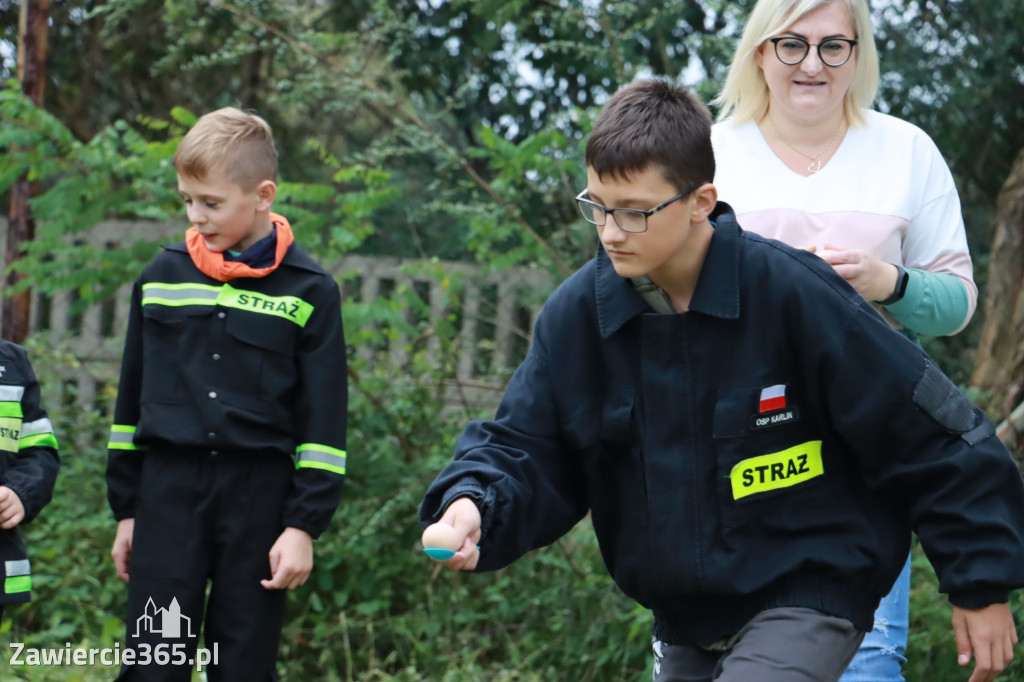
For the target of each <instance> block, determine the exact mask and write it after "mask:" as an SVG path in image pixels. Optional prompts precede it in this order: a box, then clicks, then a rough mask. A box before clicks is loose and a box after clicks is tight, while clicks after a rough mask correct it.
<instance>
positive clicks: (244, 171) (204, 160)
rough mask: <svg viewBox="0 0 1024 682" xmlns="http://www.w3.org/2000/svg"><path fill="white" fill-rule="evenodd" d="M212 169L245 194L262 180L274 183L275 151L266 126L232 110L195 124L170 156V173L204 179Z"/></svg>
mask: <svg viewBox="0 0 1024 682" xmlns="http://www.w3.org/2000/svg"><path fill="white" fill-rule="evenodd" d="M214 168H222V169H223V170H224V171H225V172H226V173H227V176H228V179H229V180H231V182H234V183H235V184H237V185H238V186H239V187H241V188H242V189H243V190H244V191H246V192H249V191H252V190H253V189H255V188H256V185H258V184H259V183H260V182H262V181H264V180H271V181H275V182H276V180H277V150H276V149H275V148H274V136H273V133H272V132H271V130H270V126H269V125H267V122H266V121H264V120H263V119H262V118H260V117H259V116H256V115H255V114H250V113H246V112H244V111H242V110H241V109H236V108H234V107H225V108H223V109H218V110H217V111H211V112H210V113H208V114H206V115H205V116H202V117H201V118H200V119H199V120H198V121H196V124H195V125H194V126H193V127H192V130H190V131H188V134H187V135H185V138H184V139H183V140H182V141H181V143H180V144H179V145H178V149H177V150H176V151H175V152H174V169H175V170H176V171H177V172H178V174H179V175H184V176H187V177H191V178H205V177H206V175H207V174H208V173H209V172H210V171H211V170H213V169H214Z"/></svg>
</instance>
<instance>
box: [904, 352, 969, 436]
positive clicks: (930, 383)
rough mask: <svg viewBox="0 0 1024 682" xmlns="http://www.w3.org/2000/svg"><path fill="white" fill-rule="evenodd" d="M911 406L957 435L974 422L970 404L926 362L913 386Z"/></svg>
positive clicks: (958, 390)
mask: <svg viewBox="0 0 1024 682" xmlns="http://www.w3.org/2000/svg"><path fill="white" fill-rule="evenodd" d="M913 400H914V404H915V405H917V406H918V407H920V408H921V409H922V410H924V411H925V412H927V413H928V415H929V416H930V417H931V418H932V419H934V420H935V421H937V422H938V423H939V424H941V425H942V426H944V427H945V428H947V429H949V430H950V431H955V432H957V433H965V432H967V431H970V430H971V429H973V428H974V427H975V426H976V425H977V423H978V416H977V415H976V414H975V412H974V405H973V404H971V401H970V400H969V399H968V398H967V396H965V395H964V394H963V392H961V391H960V389H959V388H957V387H956V385H955V384H954V383H953V382H952V381H950V380H949V377H947V376H946V375H945V374H943V373H942V370H940V369H939V368H938V367H936V366H935V363H933V362H932V361H930V360H926V361H925V366H924V372H923V373H922V374H921V378H920V379H918V381H917V385H916V386H915V387H914V396H913Z"/></svg>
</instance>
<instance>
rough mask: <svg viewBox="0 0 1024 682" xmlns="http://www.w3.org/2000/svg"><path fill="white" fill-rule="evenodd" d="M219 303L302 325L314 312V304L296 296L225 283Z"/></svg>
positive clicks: (218, 299)
mask: <svg viewBox="0 0 1024 682" xmlns="http://www.w3.org/2000/svg"><path fill="white" fill-rule="evenodd" d="M217 305H222V306H224V307H225V308H238V309H239V310H249V311H252V312H254V313H261V314H263V315H273V316H274V317H281V318H284V319H286V320H291V321H292V322H294V323H295V324H297V325H299V326H300V327H305V326H306V323H307V322H308V321H309V316H310V315H312V314H313V306H311V305H310V304H308V303H306V302H305V301H303V300H302V299H301V298H297V297H295V296H267V295H265V294H258V293H256V292H253V291H245V290H243V289H235V288H233V287H232V286H231V285H230V284H225V285H224V287H223V288H222V289H221V292H220V294H219V295H218V296H217Z"/></svg>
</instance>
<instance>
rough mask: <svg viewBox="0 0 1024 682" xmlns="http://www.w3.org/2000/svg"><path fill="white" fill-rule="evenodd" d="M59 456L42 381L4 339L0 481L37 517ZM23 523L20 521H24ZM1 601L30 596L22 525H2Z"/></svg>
mask: <svg viewBox="0 0 1024 682" xmlns="http://www.w3.org/2000/svg"><path fill="white" fill-rule="evenodd" d="M59 469H60V459H59V457H58V455H57V438H56V436H54V434H53V425H52V424H51V423H50V419H49V418H48V417H47V415H46V410H44V409H43V407H42V405H41V404H40V389H39V382H38V381H37V380H36V375H35V372H34V371H33V370H32V365H31V363H30V362H29V359H28V354H27V353H26V352H25V349H24V348H22V347H21V346H19V345H17V344H14V343H11V342H9V341H2V340H0V486H5V487H7V488H10V489H11V490H12V491H14V493H15V494H17V496H18V498H19V499H20V500H21V504H22V506H23V507H24V508H25V518H24V519H23V520H22V521H21V523H27V522H29V521H31V520H32V519H34V518H35V517H36V516H37V515H38V514H39V512H40V511H41V510H42V508H43V507H45V506H46V505H47V503H49V501H50V498H51V496H52V495H53V486H54V484H55V483H56V481H57V471H58V470H59ZM20 525H21V524H19V526H20ZM0 581H2V583H0V586H2V588H3V590H2V592H0V604H9V603H15V602H26V601H29V599H30V598H31V589H32V575H31V571H30V565H29V559H28V553H27V552H26V551H25V544H24V542H23V541H22V539H21V535H20V533H19V532H18V527H15V528H12V529H10V530H0Z"/></svg>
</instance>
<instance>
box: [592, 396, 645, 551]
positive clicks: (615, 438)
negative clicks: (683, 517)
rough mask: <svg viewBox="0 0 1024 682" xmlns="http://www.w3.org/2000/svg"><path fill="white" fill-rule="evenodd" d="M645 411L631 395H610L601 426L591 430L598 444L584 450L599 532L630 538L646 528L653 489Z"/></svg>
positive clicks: (596, 525)
mask: <svg viewBox="0 0 1024 682" xmlns="http://www.w3.org/2000/svg"><path fill="white" fill-rule="evenodd" d="M639 417H640V415H639V410H638V406H637V405H636V402H635V398H634V396H633V395H632V394H631V393H620V394H618V395H610V396H608V397H607V398H606V399H605V401H604V404H603V405H601V413H600V427H599V428H598V429H594V428H593V426H590V427H589V429H586V430H588V431H589V432H590V433H591V434H593V435H596V436H597V440H596V442H593V443H591V444H588V445H586V446H584V447H583V448H581V450H580V455H581V461H582V462H583V466H584V468H585V469H586V470H587V487H588V490H587V494H588V496H589V500H590V508H591V514H592V516H593V520H594V524H595V527H597V528H598V529H600V530H601V531H603V532H613V533H616V534H619V533H628V529H629V528H630V527H631V526H633V527H635V526H646V525H647V519H648V513H647V485H646V479H645V475H644V460H643V442H642V434H641V430H640V427H639V422H638V420H639Z"/></svg>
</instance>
